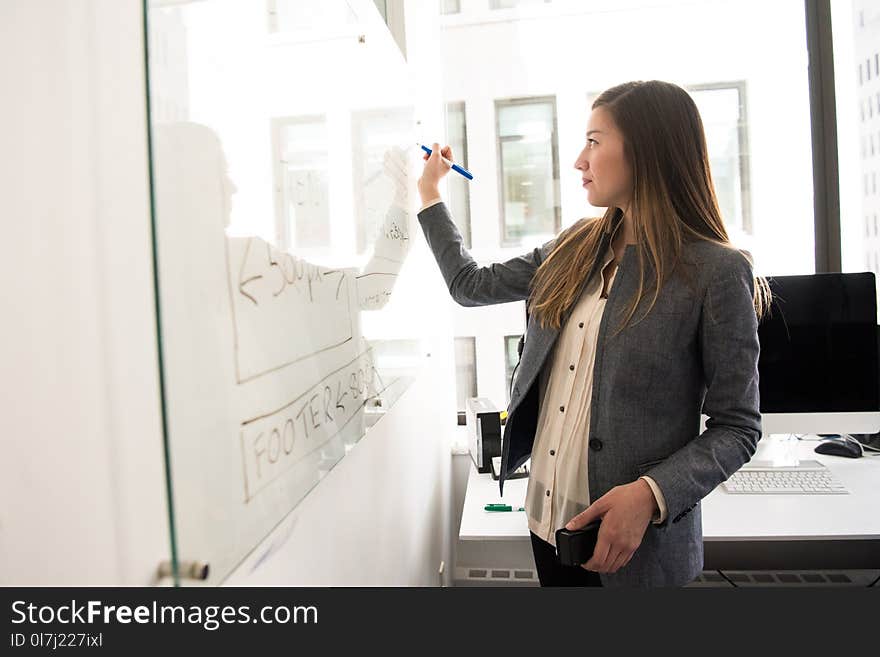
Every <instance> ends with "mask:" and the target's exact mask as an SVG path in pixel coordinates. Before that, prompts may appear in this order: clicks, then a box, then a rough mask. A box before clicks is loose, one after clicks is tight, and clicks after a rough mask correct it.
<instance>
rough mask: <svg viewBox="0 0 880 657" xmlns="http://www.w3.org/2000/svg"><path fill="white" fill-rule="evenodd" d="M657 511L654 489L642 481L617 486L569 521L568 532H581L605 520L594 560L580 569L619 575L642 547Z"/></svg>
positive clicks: (600, 531) (600, 530) (601, 526)
mask: <svg viewBox="0 0 880 657" xmlns="http://www.w3.org/2000/svg"><path fill="white" fill-rule="evenodd" d="M656 510H657V500H656V499H655V498H654V493H653V491H652V490H651V487H650V486H648V484H647V482H645V481H644V480H643V479H639V480H637V481H634V482H632V483H631V484H626V485H624V486H615V487H614V488H612V489H611V490H610V491H608V492H607V493H605V495H603V496H602V497H600V498H599V499H598V500H596V501H595V502H593V503H592V504H591V505H590V506H588V507H587V508H586V510H584V511H583V512H582V513H579V514H578V515H576V516H575V517H574V518H572V519H571V520H569V521H568V524H567V525H565V528H566V529H580V528H582V527H586V526H587V525H589V524H590V523H591V522H595V521H596V520H599V519H601V520H602V524H601V525H599V537H598V539H597V540H596V549H595V550H594V551H593V556H592V557H591V558H590V560H589V561H587V563H584V564H581V567H582V568H585V569H586V570H592V571H593V572H596V573H616V572H617V571H618V570H619V569H621V568H623V567H624V566H625V565H626V564H628V563H629V561H630V559H632V556H633V554H635V551H636V550H637V549H638V548H639V546H640V545H641V544H642V539H643V538H644V536H645V531H646V530H647V529H648V524H649V523H650V522H651V519H652V518H653V517H654V513H655V511H656Z"/></svg>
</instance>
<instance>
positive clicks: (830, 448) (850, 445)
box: [813, 439, 862, 459]
mask: <svg viewBox="0 0 880 657" xmlns="http://www.w3.org/2000/svg"><path fill="white" fill-rule="evenodd" d="M813 451H814V452H816V453H817V454H830V455H831V456H847V457H849V458H851V459H854V458H858V457H860V456H861V455H862V448H861V446H860V445H859V444H858V443H855V442H853V441H851V440H838V439H831V440H824V441H822V442H821V443H819V444H818V445H816V447H815V449H814V450H813Z"/></svg>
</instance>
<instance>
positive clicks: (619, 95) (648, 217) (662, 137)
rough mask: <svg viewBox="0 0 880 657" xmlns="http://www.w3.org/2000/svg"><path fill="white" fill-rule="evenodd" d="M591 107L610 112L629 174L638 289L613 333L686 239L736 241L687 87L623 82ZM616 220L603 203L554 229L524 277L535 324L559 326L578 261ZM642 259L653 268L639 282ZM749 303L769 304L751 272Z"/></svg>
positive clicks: (577, 279) (586, 258)
mask: <svg viewBox="0 0 880 657" xmlns="http://www.w3.org/2000/svg"><path fill="white" fill-rule="evenodd" d="M597 107H603V108H604V109H605V110H606V111H607V112H608V113H609V114H610V116H611V118H612V120H613V121H614V123H615V125H616V126H617V128H618V130H620V132H621V133H622V135H623V141H624V157H625V158H626V160H627V162H628V163H629V165H630V167H631V169H632V177H633V190H632V201H631V204H630V207H629V212H630V215H631V218H632V222H633V229H634V231H635V235H636V251H637V253H638V259H639V288H638V292H637V294H636V295H635V297H634V300H633V302H632V304H631V306H630V307H629V309H628V313H627V315H626V318H625V319H624V321H623V323H622V324H621V326H620V328H619V329H618V332H620V331H621V330H623V328H625V327H626V325H627V324H628V323H629V321H630V319H632V316H633V314H634V313H635V311H636V308H637V307H638V305H639V303H640V302H641V300H642V298H643V297H645V296H647V295H648V294H649V293H650V292H652V291H653V298H652V299H651V303H650V305H649V306H648V308H647V310H646V311H645V313H644V314H643V315H642V317H641V318H640V319H639V320H638V321H641V319H643V318H644V316H645V315H647V314H648V312H650V311H651V309H652V308H653V307H654V304H655V303H656V301H657V297H658V295H659V293H660V289H661V288H662V287H663V284H664V283H665V282H666V281H667V280H668V278H669V277H670V276H671V275H672V273H673V271H675V270H676V268H679V269H681V270H682V271H685V269H686V268H685V267H684V266H683V265H684V263H683V262H682V259H681V255H682V245H683V244H684V243H685V242H686V241H690V240H710V241H712V242H716V243H718V244H721V245H724V246H726V247H728V248H731V249H734V248H735V247H734V246H733V245H732V244H731V243H730V239H729V238H728V236H727V230H726V229H725V227H724V221H723V220H722V218H721V211H720V210H719V208H718V199H717V198H716V196H715V187H714V185H713V184H712V174H711V172H710V170H709V156H708V151H707V149H706V136H705V133H704V132H703V122H702V120H701V119H700V113H699V111H698V110H697V106H696V104H695V103H694V101H693V99H692V98H691V97H690V95H689V94H688V93H687V91H685V90H684V89H682V88H681V87H679V86H677V85H674V84H670V83H668V82H660V81H658V80H651V81H648V82H641V81H640V82H627V83H625V84H621V85H618V86H616V87H612V88H611V89H608V90H607V91H605V92H603V93H602V94H601V95H599V97H598V98H596V100H595V101H594V102H593V109H596V108H597ZM622 220H623V212H622V211H621V209H619V208H614V207H610V208H608V209H607V210H606V212H605V214H604V216H602V217H597V218H587V219H581V220H580V221H578V222H576V223H575V224H573V225H572V226H570V227H568V228H567V229H565V230H563V231H562V232H561V233H560V234H559V235H558V236H557V238H556V243H555V244H554V246H553V249H552V251H551V253H550V255H549V256H548V257H547V258H546V259H545V260H544V262H543V263H542V264H541V266H540V267H539V268H538V271H537V272H536V274H535V276H534V278H533V279H532V283H531V288H532V289H531V292H530V295H529V302H528V304H529V312H530V313H534V314H535V316H536V318H537V319H538V321H540V323H541V325H542V326H548V325H549V326H552V327H553V328H556V329H559V328H560V327H561V326H562V322H563V320H564V318H565V312H566V310H567V309H568V308H570V307H571V306H572V305H573V304H574V303H575V302H576V301H577V297H578V294H579V293H580V291H581V287H582V284H583V283H584V282H585V281H584V279H585V278H586V276H587V274H588V272H589V271H590V270H591V268H590V267H589V266H587V267H585V266H584V263H587V264H588V265H590V264H593V263H594V262H595V261H596V259H597V258H599V257H601V255H602V254H600V253H599V248H600V246H601V245H602V243H603V238H604V237H610V235H609V234H610V233H613V232H614V230H615V229H616V228H617V227H618V226H619V225H621V224H620V222H621V221H622ZM648 265H652V266H653V267H652V268H653V272H654V273H655V274H654V275H653V276H651V277H650V279H651V280H649V281H647V284H646V280H645V279H646V276H645V272H646V268H647V266H648ZM679 265H682V266H681V267H679ZM572 272H578V273H579V274H580V275H574V276H573V275H572ZM684 275H685V277H687V276H688V275H687V273H686V272H685V273H684ZM754 304H755V312H756V313H757V316H758V318H759V319H760V318H761V317H762V316H763V315H764V313H765V312H766V310H767V309H768V307H769V304H770V288H769V286H768V285H767V281H766V280H765V279H764V278H763V277H756V278H755V294H754Z"/></svg>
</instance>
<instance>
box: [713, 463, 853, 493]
mask: <svg viewBox="0 0 880 657" xmlns="http://www.w3.org/2000/svg"><path fill="white" fill-rule="evenodd" d="M723 486H724V489H725V490H726V491H727V492H728V493H737V494H740V493H745V494H752V495H849V491H848V490H847V489H846V487H845V486H844V485H843V484H841V483H840V482H839V481H838V480H837V479H835V478H834V476H833V475H832V474H831V471H830V470H829V469H828V468H827V467H825V466H824V465H822V464H821V463H819V462H818V461H801V462H800V463H799V464H798V465H796V466H774V465H773V464H772V462H770V461H753V462H750V463H747V464H746V465H744V466H743V467H742V469H741V470H739V471H738V472H735V473H734V474H733V476H731V477H730V479H728V480H727V481H725V482H724V484H723Z"/></svg>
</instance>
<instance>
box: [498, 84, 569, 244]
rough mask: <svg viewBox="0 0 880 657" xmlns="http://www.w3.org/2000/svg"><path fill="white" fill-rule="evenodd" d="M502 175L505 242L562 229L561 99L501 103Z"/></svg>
mask: <svg viewBox="0 0 880 657" xmlns="http://www.w3.org/2000/svg"><path fill="white" fill-rule="evenodd" d="M495 112H496V127H497V135H498V154H499V160H500V161H499V167H498V168H499V173H500V176H501V243H502V245H503V246H516V245H519V244H520V243H521V242H522V240H523V238H524V237H533V236H540V237H541V239H550V238H552V237H553V236H554V235H556V233H557V232H558V231H559V226H560V207H559V156H558V144H557V134H556V99H555V98H553V97H548V98H522V99H515V100H498V101H496V102H495Z"/></svg>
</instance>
